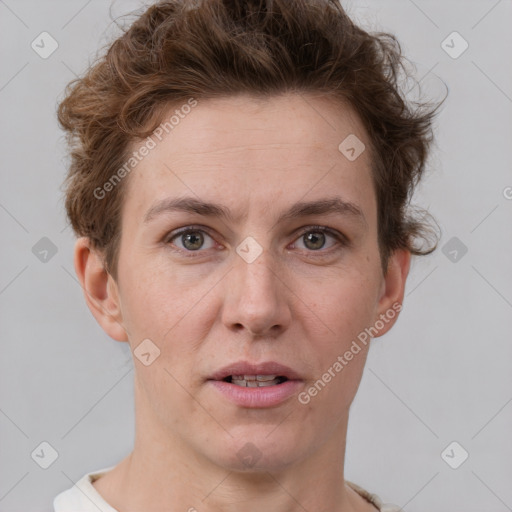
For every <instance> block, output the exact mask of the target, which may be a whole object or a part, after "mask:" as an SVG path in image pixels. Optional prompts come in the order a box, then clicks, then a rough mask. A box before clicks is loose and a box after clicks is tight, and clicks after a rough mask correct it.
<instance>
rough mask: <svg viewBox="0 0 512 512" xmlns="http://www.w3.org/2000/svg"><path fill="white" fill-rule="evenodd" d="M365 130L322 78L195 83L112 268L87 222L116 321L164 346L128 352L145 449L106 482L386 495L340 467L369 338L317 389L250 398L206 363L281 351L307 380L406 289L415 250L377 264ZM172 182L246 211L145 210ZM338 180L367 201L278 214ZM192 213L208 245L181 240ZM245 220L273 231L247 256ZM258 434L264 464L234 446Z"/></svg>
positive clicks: (148, 496)
mask: <svg viewBox="0 0 512 512" xmlns="http://www.w3.org/2000/svg"><path fill="white" fill-rule="evenodd" d="M175 108H176V107H175V106H174V107H173V109H171V110H170V112H171V113H172V112H173V111H174V109H175ZM349 134H356V135H357V137H358V138H359V139H360V140H362V141H363V142H364V144H365V145H366V148H367V149H366V150H365V151H364V152H363V153H362V154H361V155H360V156H359V157H358V158H357V159H356V160H355V161H352V162H351V161H349V160H348V159H347V158H345V156H344V155H343V154H342V153H341V152H340V151H339V150H338V145H339V144H340V142H341V141H343V140H344V139H345V138H346V137H347V136H348V135H349ZM135 147H136V146H135ZM369 147H370V143H369V138H368V135H367V134H366V132H365V131H364V128H363V126H362V124H361V122H360V120H359V119H358V117H357V115H356V114H355V113H354V112H353V111H352V110H351V109H350V108H349V107H348V106H341V105H337V104H336V105H335V104H334V103H332V101H331V100H328V99H325V98H321V97H318V96H316V97H314V96H313V95H307V96H305V95H303V96H301V95H298V94H288V95H283V96H279V97H273V98H271V99H267V100H264V101H263V100H256V99H255V98H253V97H250V96H245V95H241V96H236V97H229V98H224V99H215V100H204V101H199V103H198V105H197V106H196V107H195V108H194V109H193V110H192V111H191V112H190V113H189V114H188V115H187V116H186V117H185V118H184V119H182V120H181V121H180V123H179V125H177V126H176V127H175V128H174V129H173V130H172V131H171V132H170V133H169V134H168V135H167V136H166V137H165V138H164V139H163V141H162V142H159V143H158V144H157V146H156V147H155V148H154V149H152V150H151V151H150V153H149V155H148V156H146V157H145V158H144V159H143V160H142V161H141V162H140V163H139V164H138V165H137V166H136V168H135V169H134V170H133V171H132V172H131V174H130V175H129V176H128V177H127V178H125V179H127V180H128V181H127V183H126V185H127V187H126V189H125V194H126V195H125V199H124V206H123V212H122V237H121V245H120V251H119V260H118V275H117V281H115V280H114V279H113V278H112V277H111V276H110V275H108V274H107V273H106V272H105V271H104V270H103V265H102V257H101V254H99V253H98V252H96V251H94V250H93V249H92V248H91V247H90V244H89V242H88V240H87V239H86V238H80V239H79V240H78V241H77V243H76V248H75V268H76V272H77V275H78V277H79V279H80V282H81V283H82V286H83V288H84V290H85V298H86V301H87V303H88V305H89V307H90V309H91V311H92V313H93V315H94V316H95V318H96V319H97V321H98V322H99V324H100V325H101V326H102V328H103V329H104V330H105V332H106V333H107V334H108V335H109V336H111V337H112V338H113V339H115V340H118V341H121V342H128V343H130V347H131V349H132V351H133V350H134V349H135V348H136V347H137V346H138V345H139V344H140V343H141V341H142V340H144V339H147V338H149V339H150V340H152V342H153V343H154V344H155V345H156V346H158V348H159V349H160V356H159V357H158V358H157V359H155V360H154V362H152V363H151V364H150V365H149V366H145V365H144V364H142V363H141V362H140V361H139V360H138V358H136V357H134V366H135V407H136V441H135V446H134V450H133V452H132V453H131V454H130V455H129V456H127V457H126V458H125V459H123V461H122V462H121V463H120V464H119V465H118V466H116V468H115V469H113V470H112V471H110V472H109V473H107V474H106V475H105V476H103V477H101V478H100V479H99V480H97V481H96V482H95V483H94V486H95V488H96V489H97V490H98V492H99V493H100V494H101V495H102V496H103V497H104V498H105V500H106V501H107V502H108V503H110V504H111V505H112V506H113V507H114V508H116V509H117V510H119V511H120V512H135V511H140V510H145V512H153V511H154V512H156V511H158V512H161V511H162V510H178V511H189V510H190V509H191V508H192V507H194V508H195V509H196V510H197V511H198V512H211V511H219V510H222V511H225V512H232V511H233V512H234V511H235V510H239V509H240V505H241V504H242V505H243V508H244V510H246V511H248V512H253V511H254V512H260V511H261V510H272V511H274V512H291V511H299V510H300V511H302V510H304V509H306V510H309V511H327V510H329V511H338V512H341V511H344V512H354V511H374V510H376V509H375V507H374V506H373V505H371V504H370V503H369V502H367V501H366V500H365V499H363V498H362V497H361V496H360V495H358V494H357V493H356V492H355V491H353V490H352V489H350V488H349V487H348V486H347V485H346V484H344V485H341V483H342V482H344V474H343V463H344V457H345V444H346V433H347V422H348V417H349V408H350V404H351V403H352V400H353V399H354V396H355V394H356V392H357V389H358V386H359V383H360V380H361V376H362V372H363V369H364V365H365V361H366V356H367V351H368V348H369V345H370V344H369V343H368V344H367V345H362V344H360V345H361V348H362V350H361V351H360V352H359V353H358V354H357V355H355V356H354V358H353V359H352V360H351V361H350V362H349V363H348V364H347V365H346V366H345V367H344V368H343V370H342V371H341V372H339V373H337V374H336V377H334V378H332V380H331V382H329V383H328V384H327V385H326V386H325V387H324V388H323V389H322V391H321V392H319V393H318V394H317V396H315V397H313V398H311V401H310V402H309V403H308V404H302V403H300V402H299V401H298V400H297V397H296V396H294V397H292V398H291V399H288V400H287V401H285V402H284V403H282V404H280V405H278V406H276V407H271V408H260V409H248V408H244V407H239V406H236V405H234V404H233V403H231V402H229V401H228V400H227V399H226V398H225V397H224V396H223V395H221V394H219V393H218V391H217V390H216V389H213V387H212V386H211V385H210V384H209V383H208V382H207V380H206V379H207V378H208V377H209V376H210V375H211V374H212V372H214V371H216V370H218V369H220V368H222V367H223V366H224V365H226V364H227V363H230V362H234V361H238V360H246V361H250V362H261V361H278V362H280V363H283V364H286V365H287V366H289V367H291V368H293V369H294V370H295V371H297V372H298V373H299V374H300V375H301V377H302V379H303V383H302V388H301V391H302V390H307V389H308V388H309V387H310V386H312V385H313V384H314V383H315V382H316V381H317V380H318V379H319V378H320V377H321V376H322V374H324V373H325V372H326V371H327V370H328V368H330V367H332V365H333V363H334V362H335V361H336V360H337V357H338V356H339V355H342V354H344V353H345V352H346V351H347V350H348V349H349V348H350V346H351V344H352V342H353V340H356V339H357V335H358V334H359V333H361V332H362V331H364V329H365V328H367V327H370V326H374V324H375V322H376V320H378V319H379V318H380V315H382V314H385V313H386V311H388V310H390V309H392V305H393V304H396V303H401V302H402V300H403V296H404V287H405V281H406V278H407V274H408V272H409V263H410V253H409V252H408V251H403V250H400V251H396V252H394V253H393V254H392V256H391V258H390V260H389V266H388V270H387V272H386V274H385V275H384V274H383V272H382V269H381V264H380V259H379V247H378V243H377V203H376V197H375V192H374V189H373V184H372V180H371V174H370V159H371V155H370V151H369V149H368V148H369ZM177 196H180V197H182V196H187V197H194V198H196V199H200V200H203V201H214V202H218V203H221V204H223V205H224V206H225V207H226V208H229V209H230V210H231V212H232V214H233V217H234V219H233V220H232V221H231V220H227V219H221V218H214V217H207V216H204V215H199V214H197V213H185V212H166V213H161V214H159V215H156V216H155V217H154V218H153V219H152V220H151V221H150V222H147V223H145V222H144V216H145V215H146V213H147V211H148V210H149V208H150V207H151V206H153V205H154V204H155V203H156V202H158V201H159V200H162V199H165V198H168V197H177ZM333 196H339V197H341V198H342V199H343V200H345V201H350V202H351V203H355V204H356V205H357V206H358V207H359V208H360V209H361V211H362V213H363V215H364V220H363V221H360V220H359V221H358V220H357V218H356V217H355V216H350V215H340V214H337V213H334V214H333V213H330V214H321V215H320V214H316V215H312V216H307V217H306V216H304V217H295V218H292V219H289V220H286V221H283V222H280V223H276V219H277V217H278V215H279V214H280V213H281V212H283V211H285V210H286V209H288V208H289V207H290V206H291V205H293V204H294V203H296V202H298V201H304V200H308V201H309V200H311V201H312V200H317V199H320V198H325V197H333ZM198 224H199V225H200V226H201V227H202V228H203V229H205V228H206V229H205V230H204V231H203V232H202V234H203V237H204V239H203V245H202V246H201V243H200V242H199V243H198V244H197V245H199V246H200V248H199V249H198V250H196V251H193V250H190V247H191V245H190V243H189V244H188V245H187V240H186V239H185V240H184V238H183V237H179V236H178V237H176V238H174V239H173V240H172V241H170V240H169V239H170V236H169V233H171V234H174V233H175V232H176V230H177V229H178V228H182V227H186V226H191V225H192V226H197V225H198ZM314 225H320V226H327V227H329V228H331V229H333V230H336V231H338V232H340V233H343V234H344V235H345V236H346V237H347V238H348V239H349V244H348V245H347V246H345V247H344V246H342V245H340V243H339V242H338V241H337V240H336V238H334V237H332V236H331V235H329V234H326V235H325V239H323V238H321V239H320V242H317V245H316V246H315V243H314V242H308V240H307V239H305V238H306V237H304V236H303V235H304V233H302V232H301V231H300V230H301V228H307V227H308V226H314ZM196 229H198V228H196ZM311 232H313V233H317V236H319V237H322V235H321V234H318V230H315V229H314V228H312V229H310V230H309V231H306V233H311ZM196 236H197V233H196ZM247 236H252V237H253V238H254V239H255V240H256V241H257V242H258V243H259V244H260V246H261V247H262V248H263V252H262V254H261V255H260V256H259V257H258V258H257V259H256V260H255V261H254V262H252V263H247V262H246V261H244V260H243V259H242V258H241V257H240V256H239V255H238V254H237V252H236V248H237V246H238V245H239V244H240V243H241V242H242V241H243V240H244V239H245V238H246V237H247ZM322 241H324V245H323V246H322ZM173 243H174V246H173V245H172V244H173ZM194 243H195V242H194V241H193V243H192V246H193V247H196V246H194ZM319 246H320V247H321V248H316V247H319ZM173 247H174V250H173ZM315 248H316V249H315ZM187 249H188V254H192V257H186V256H185V254H186V253H187ZM322 254H323V256H322ZM397 317H398V314H397V315H395V316H394V319H392V320H389V321H387V322H385V325H384V327H383V328H382V329H381V330H380V331H379V333H378V336H381V335H382V334H384V333H385V332H387V331H388V330H389V329H390V328H391V327H392V325H393V324H394V322H395V321H396V319H397ZM247 442H251V443H252V444H254V445H255V446H256V447H257V448H258V450H259V453H260V458H259V460H258V461H257V463H256V464H255V465H254V466H252V467H247V466H246V465H244V463H243V461H241V460H240V458H239V457H238V455H237V452H238V451H239V450H240V449H242V448H243V447H244V446H245V445H246V443H247Z"/></svg>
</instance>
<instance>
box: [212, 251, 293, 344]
mask: <svg viewBox="0 0 512 512" xmlns="http://www.w3.org/2000/svg"><path fill="white" fill-rule="evenodd" d="M283 274H284V273H283V272H279V266H278V265H277V264H276V262H275V261H274V258H273V257H272V255H271V253H269V252H268V251H266V250H264V251H263V252H262V253H261V254H260V255H259V256H258V257H257V258H256V260H254V261H252V262H251V263H248V262H246V261H244V260H243V259H242V258H240V259H239V260H238V261H237V262H236V263H235V268H234V269H233V270H232V271H231V272H229V274H228V276H227V282H226V283H225V286H226V288H225V290H226V291H225V293H226V295H225V300H224V305H223V313H222V319H223V322H224V325H226V326H227V327H228V329H230V330H232V331H243V330H244V329H245V330H247V331H248V332H249V334H251V335H253V336H258V337H275V336H277V335H278V334H280V333H282V332H283V331H284V330H286V329H287V328H288V326H289V325H290V321H291V311H290V308H289V301H290V299H291V298H292V297H293V294H292V292H291V290H290V289H289V288H288V287H287V286H286V284H285V276H284V275H283Z"/></svg>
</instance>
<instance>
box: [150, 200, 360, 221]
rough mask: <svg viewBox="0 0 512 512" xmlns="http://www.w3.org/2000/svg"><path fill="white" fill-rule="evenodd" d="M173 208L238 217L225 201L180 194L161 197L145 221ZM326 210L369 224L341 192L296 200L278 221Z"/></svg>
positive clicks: (205, 214) (227, 218)
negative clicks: (174, 196) (200, 198)
mask: <svg viewBox="0 0 512 512" xmlns="http://www.w3.org/2000/svg"><path fill="white" fill-rule="evenodd" d="M172 212H186V213H195V214H198V215H203V216H205V217H218V218H221V219H224V220H226V221H230V222H233V220H234V217H233V215H232V213H231V211H230V210H229V209H228V208H226V207H225V206H223V205H221V204H218V203H213V202H205V201H201V200H199V199H196V198H193V197H179V198H166V199H162V200H161V201H158V202H157V203H156V204H154V205H153V206H152V207H151V208H150V209H149V210H148V211H147V212H146V214H145V216H144V223H148V222H150V221H151V220H152V219H153V218H155V217H156V216H158V215H161V214H163V213H172ZM326 214H338V215H343V216H347V217H352V218H354V219H355V220H356V221H358V222H360V223H362V224H364V225H365V226H368V223H367V222H366V218H365V216H364V214H363V212H362V210H361V208H359V206H357V205H356V204H354V203H351V202H348V201H345V200H343V199H341V197H337V196H336V197H328V198H321V199H317V200H315V201H302V202H298V203H295V204H294V205H292V206H291V207H290V208H289V209H288V210H286V211H285V212H283V213H281V215H280V216H279V218H278V219H277V221H276V224H277V223H280V222H283V221H284V220H289V219H293V218H296V217H308V216H313V215H326Z"/></svg>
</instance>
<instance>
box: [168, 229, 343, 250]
mask: <svg viewBox="0 0 512 512" xmlns="http://www.w3.org/2000/svg"><path fill="white" fill-rule="evenodd" d="M197 232H201V233H206V234H207V235H208V236H209V237H211V238H213V236H212V235H211V234H210V233H209V232H208V230H207V229H205V228H204V227H202V226H187V227H186V228H184V229H182V230H180V231H177V232H175V233H170V234H169V236H167V237H166V238H165V243H166V244H171V242H172V240H174V239H176V238H178V237H180V236H182V235H185V234H187V233H197ZM310 232H313V233H318V232H320V233H325V234H328V235H330V236H332V237H333V238H334V239H335V240H336V241H337V242H338V244H339V247H337V248H336V247H334V248H330V250H329V249H328V250H322V249H318V250H317V251H314V250H309V251H307V252H309V253H312V254H314V253H317V254H316V255H315V256H317V257H322V256H327V255H329V254H330V253H331V252H333V251H336V250H340V249H341V248H345V247H348V246H349V243H350V242H349V240H348V239H347V237H346V236H345V235H343V234H342V233H340V232H338V231H335V230H333V229H330V228H328V227H326V226H307V227H306V228H304V229H303V230H301V232H300V233H299V235H298V236H297V238H296V239H295V240H298V239H299V238H301V237H302V236H304V235H305V234H306V233H310ZM172 250H173V251H175V252H179V253H181V254H185V255H186V257H191V258H195V257H197V254H198V253H199V254H200V253H202V252H204V251H202V250H201V249H198V250H197V251H189V250H186V249H181V248H179V247H178V248H174V249H172Z"/></svg>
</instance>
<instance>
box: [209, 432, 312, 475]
mask: <svg viewBox="0 0 512 512" xmlns="http://www.w3.org/2000/svg"><path fill="white" fill-rule="evenodd" d="M280 428H282V431H281V432H279V433H278V432H277V430H278V429H280ZM274 429H275V430H274ZM292 430H293V432H292ZM298 431H299V429H298V428H297V427H296V426H295V428H293V429H292V428H291V427H290V426H288V427H287V428H285V427H284V426H283V425H281V426H278V427H277V429H276V425H265V426H262V425H252V426H243V427H242V426H240V427H237V428H233V429H231V430H230V434H231V436H232V437H231V436H229V435H228V434H226V435H225V437H224V440H223V441H224V442H219V443H215V445H214V446H216V447H219V449H218V451H217V453H216V457H215V456H214V460H215V462H216V463H217V464H219V465H221V466H223V467H225V468H226V469H228V470H230V471H236V472H266V471H271V472H272V471H281V470H284V469H286V468H288V467H289V466H291V465H293V464H294V463H295V462H296V461H297V460H298V459H299V458H300V457H301V452H302V450H300V449H299V448H304V439H300V438H299V436H298ZM212 444H213V443H212Z"/></svg>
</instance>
